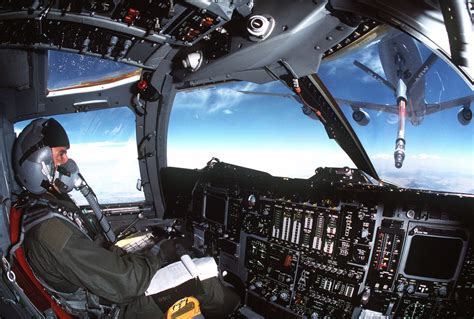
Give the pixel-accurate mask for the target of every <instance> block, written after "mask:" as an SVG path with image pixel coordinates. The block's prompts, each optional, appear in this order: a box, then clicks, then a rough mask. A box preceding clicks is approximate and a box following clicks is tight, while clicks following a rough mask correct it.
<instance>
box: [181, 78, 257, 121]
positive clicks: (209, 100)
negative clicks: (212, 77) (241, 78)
mask: <svg viewBox="0 0 474 319" xmlns="http://www.w3.org/2000/svg"><path fill="white" fill-rule="evenodd" d="M256 87H257V84H253V83H245V84H236V85H232V86H224V87H218V88H206V89H198V90H194V91H191V92H190V91H184V92H182V93H178V94H177V95H176V100H175V102H174V105H173V107H175V108H176V109H192V110H196V111H199V112H202V113H206V114H213V113H216V112H218V111H221V110H227V111H231V110H232V108H233V107H235V106H237V105H239V104H240V103H241V102H242V100H244V99H249V98H250V96H247V95H245V94H242V93H240V92H238V91H240V90H241V91H252V90H254V89H255V88H256ZM226 114H230V113H226Z"/></svg>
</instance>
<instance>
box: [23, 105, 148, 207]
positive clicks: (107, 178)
mask: <svg viewBox="0 0 474 319" xmlns="http://www.w3.org/2000/svg"><path fill="white" fill-rule="evenodd" d="M54 118H55V119H56V120H58V122H60V123H61V124H62V126H63V127H64V128H65V130H66V132H67V133H68V136H69V140H70V144H71V147H70V149H69V150H68V153H67V154H68V156H69V158H72V159H74V160H75V161H76V163H77V165H78V166H79V170H80V172H81V174H82V175H83V176H84V178H85V180H86V181H87V183H88V184H89V185H90V186H91V188H92V189H93V191H94V192H95V193H96V194H97V198H98V200H99V203H100V204H112V203H129V202H138V201H143V200H144V199H145V197H144V194H143V192H142V191H138V190H137V189H136V184H137V179H138V178H140V171H139V168H138V161H137V157H138V155H137V142H136V137H135V115H134V113H133V112H132V111H131V110H130V109H129V108H127V107H118V108H112V109H104V110H99V111H90V112H86V113H74V114H64V115H57V116H54ZM28 123H30V120H28V121H22V122H18V123H16V124H15V132H16V133H17V134H19V133H20V132H21V130H22V129H23V128H24V127H25V126H26V125H27V124H28ZM70 194H71V196H72V197H73V198H74V199H75V200H76V201H77V202H78V204H80V205H83V204H86V203H87V202H86V200H85V199H84V197H83V196H82V195H81V194H80V193H79V192H78V191H72V192H71V193H70Z"/></svg>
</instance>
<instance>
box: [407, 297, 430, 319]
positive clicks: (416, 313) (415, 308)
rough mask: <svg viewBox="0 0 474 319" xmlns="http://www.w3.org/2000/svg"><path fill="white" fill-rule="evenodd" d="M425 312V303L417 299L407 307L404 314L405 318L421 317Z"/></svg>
mask: <svg viewBox="0 0 474 319" xmlns="http://www.w3.org/2000/svg"><path fill="white" fill-rule="evenodd" d="M424 312H425V305H424V304H422V303H420V302H418V301H417V302H414V303H412V304H410V305H408V306H407V307H406V309H405V311H404V313H403V316H404V317H405V318H421V317H422V316H423V313H424Z"/></svg>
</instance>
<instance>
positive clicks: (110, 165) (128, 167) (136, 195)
mask: <svg viewBox="0 0 474 319" xmlns="http://www.w3.org/2000/svg"><path fill="white" fill-rule="evenodd" d="M68 155H69V157H70V158H72V159H74V160H75V161H76V163H77V165H78V166H79V170H80V172H81V174H82V175H83V176H84V178H85V179H86V181H87V183H88V184H89V185H90V186H91V188H92V189H93V191H94V192H95V193H96V194H97V197H98V200H99V203H101V204H103V203H114V202H115V203H121V202H122V203H123V202H130V201H139V200H143V199H144V195H143V193H142V192H140V191H138V190H137V189H136V188H135V186H136V182H137V179H138V178H140V171H139V167H138V160H137V157H138V155H137V146H136V141H135V140H134V139H130V140H129V141H126V142H100V143H80V144H74V145H73V146H72V147H71V149H70V150H69V151H68ZM71 195H72V196H73V198H74V199H75V200H76V201H77V202H78V203H79V204H81V205H82V204H85V203H86V201H85V199H84V198H83V197H82V195H81V194H80V193H78V192H75V193H74V192H73V193H72V194H71Z"/></svg>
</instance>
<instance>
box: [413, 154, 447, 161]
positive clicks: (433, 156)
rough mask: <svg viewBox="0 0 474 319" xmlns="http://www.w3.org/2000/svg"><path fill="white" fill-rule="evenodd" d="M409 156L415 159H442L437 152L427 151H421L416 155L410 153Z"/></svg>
mask: <svg viewBox="0 0 474 319" xmlns="http://www.w3.org/2000/svg"><path fill="white" fill-rule="evenodd" d="M409 158H411V159H414V160H422V161H424V160H441V156H439V155H436V154H426V153H420V154H416V155H410V156H409Z"/></svg>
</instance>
